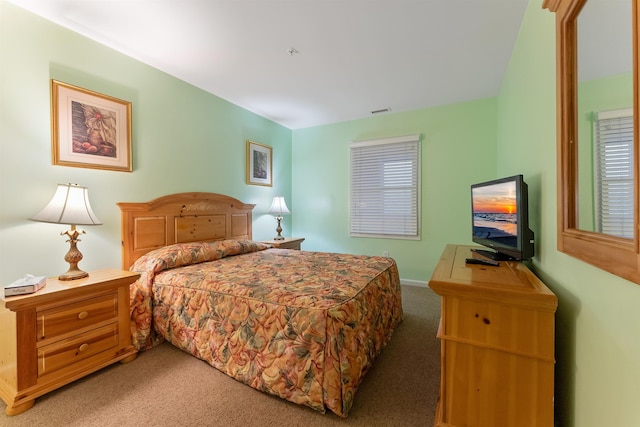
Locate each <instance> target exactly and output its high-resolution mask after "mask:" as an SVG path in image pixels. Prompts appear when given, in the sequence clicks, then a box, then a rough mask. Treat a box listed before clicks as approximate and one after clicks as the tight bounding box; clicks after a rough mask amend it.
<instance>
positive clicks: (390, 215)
mask: <svg viewBox="0 0 640 427" xmlns="http://www.w3.org/2000/svg"><path fill="white" fill-rule="evenodd" d="M350 151H351V200H350V231H351V236H359V237H388V238H402V239H419V238H420V235H419V227H418V223H419V212H418V211H419V209H418V207H419V185H418V184H419V182H420V136H419V135H409V136H401V137H396V138H385V139H376V140H371V141H358V142H352V143H351V145H350Z"/></svg>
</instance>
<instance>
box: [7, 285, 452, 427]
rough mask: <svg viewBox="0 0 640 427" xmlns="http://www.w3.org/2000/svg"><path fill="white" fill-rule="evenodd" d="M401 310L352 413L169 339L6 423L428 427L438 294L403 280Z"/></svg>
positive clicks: (435, 383)
mask: <svg viewBox="0 0 640 427" xmlns="http://www.w3.org/2000/svg"><path fill="white" fill-rule="evenodd" d="M402 292H403V307H404V311H405V317H404V321H403V322H402V324H401V325H400V326H399V328H398V329H397V330H396V332H395V333H394V335H393V338H392V339H391V342H390V343H389V345H388V346H387V347H386V348H385V349H384V350H383V352H382V354H381V355H380V357H379V358H378V360H377V361H376V363H375V364H374V366H373V367H372V368H371V370H370V371H369V373H368V374H367V376H366V377H365V379H364V381H363V383H362V384H361V386H360V388H359V389H358V392H357V394H356V398H355V402H354V405H353V408H352V410H351V412H350V414H349V417H348V418H346V419H342V418H339V417H337V416H335V415H333V414H330V413H327V414H324V415H323V414H321V413H318V412H316V411H314V410H312V409H309V408H305V407H301V406H298V405H294V404H292V403H289V402H286V401H284V400H282V399H279V398H277V397H273V396H270V395H267V394H264V393H261V392H259V391H257V390H254V389H252V388H250V387H248V386H246V385H244V384H241V383H239V382H237V381H235V380H233V379H231V378H229V377H227V376H226V375H224V374H222V373H220V372H219V371H217V370H216V369H214V368H212V367H210V366H209V365H207V364H206V363H204V362H202V361H200V360H197V359H195V358H194V357H193V356H190V355H188V354H186V353H184V352H182V351H180V350H178V349H176V348H175V347H172V346H171V345H169V344H167V343H164V344H162V345H160V346H158V347H156V348H154V349H152V350H150V351H147V352H144V353H141V354H140V355H139V356H138V358H137V359H136V360H135V361H133V362H131V363H128V364H116V365H113V366H111V367H108V368H105V369H103V370H101V371H99V372H96V373H95V374H93V375H90V376H88V377H86V378H84V379H82V380H79V381H76V382H75V383H73V384H69V385H68V386H66V387H63V388H61V389H59V390H56V391H54V392H51V393H49V394H48V395H45V396H42V397H40V398H38V399H37V400H36V404H35V405H34V406H33V408H31V409H30V410H29V411H27V412H25V413H23V414H20V415H17V416H14V417H7V416H6V415H5V414H4V410H5V405H4V403H2V402H1V401H0V410H1V411H2V414H1V415H0V426H3V427H4V426H6V427H14V426H29V427H31V426H38V427H40V426H43V427H46V426H55V427H57V426H78V427H80V426H83V427H86V426H101V427H110V426H114V427H116V426H117V427H124V426H242V427H250V426H273V427H276V426H278V427H279V426H367V427H370V426H374V427H375V426H381V427H382V426H385V427H386V426H390V427H391V426H393V427H401V426H432V425H433V418H434V413H435V405H436V399H437V396H438V387H439V381H440V373H439V368H440V347H439V343H438V341H437V339H436V338H435V334H436V330H437V327H438V321H439V317H440V305H439V304H440V300H439V297H438V296H437V295H436V294H434V293H433V291H432V290H430V289H426V288H417V287H411V286H403V288H402Z"/></svg>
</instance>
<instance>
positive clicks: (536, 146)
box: [498, 0, 640, 427]
mask: <svg viewBox="0 0 640 427" xmlns="http://www.w3.org/2000/svg"><path fill="white" fill-rule="evenodd" d="M541 4H542V2H541V0H531V1H530V2H529V7H528V10H527V13H526V16H525V20H524V22H523V25H522V28H521V31H520V35H519V38H518V41H517V44H516V46H515V49H514V51H513V54H512V57H511V61H510V64H509V68H508V71H507V74H506V77H505V79H504V81H503V85H502V90H501V93H500V95H499V97H498V153H499V155H498V171H499V174H505V173H507V172H511V171H513V170H518V171H522V172H523V173H524V174H525V176H527V177H528V182H529V186H530V191H531V193H533V203H532V212H531V216H532V218H533V219H534V220H535V221H536V222H538V224H536V226H537V228H538V230H540V231H538V233H537V235H536V241H537V244H538V247H537V250H538V255H536V257H535V260H534V269H535V271H536V272H537V274H538V275H539V276H540V277H541V278H542V280H543V281H544V282H545V283H546V284H547V285H548V286H549V287H550V288H551V289H552V290H553V291H554V292H555V293H556V294H557V296H558V300H559V307H558V312H557V315H556V359H557V365H556V398H555V402H556V407H557V425H558V426H562V427H601V426H637V425H640V410H638V396H640V363H638V361H639V360H640V340H638V331H639V330H640V310H638V306H639V305H640V286H638V285H636V284H633V283H630V282H628V281H625V280H622V279H619V278H617V277H615V276H613V275H611V274H609V273H606V272H604V271H602V270H599V269H596V268H593V267H591V266H590V265H588V264H585V263H583V262H581V261H578V260H576V259H573V258H571V257H569V256H566V255H564V254H562V253H560V252H558V251H557V250H556V242H557V239H556V233H557V227H556V224H557V220H556V215H557V214H556V207H557V203H556V197H557V192H556V144H555V141H556V126H555V123H556V118H555V113H556V111H555V103H556V98H555V15H554V14H553V13H550V12H549V11H547V10H543V9H542V7H541Z"/></svg>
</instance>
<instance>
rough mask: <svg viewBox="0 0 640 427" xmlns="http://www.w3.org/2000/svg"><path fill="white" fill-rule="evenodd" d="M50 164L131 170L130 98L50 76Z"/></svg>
mask: <svg viewBox="0 0 640 427" xmlns="http://www.w3.org/2000/svg"><path fill="white" fill-rule="evenodd" d="M51 130H52V135H51V138H52V150H53V156H52V157H53V164H54V165H59V166H73V167H80V168H92V169H107V170H113V171H123V172H131V171H132V165H131V102H127V101H123V100H121V99H117V98H113V97H111V96H108V95H103V94H100V93H97V92H93V91H90V90H87V89H82V88H80V87H77V86H73V85H70V84H67V83H62V82H59V81H57V80H51Z"/></svg>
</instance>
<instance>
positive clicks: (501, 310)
mask: <svg viewBox="0 0 640 427" xmlns="http://www.w3.org/2000/svg"><path fill="white" fill-rule="evenodd" d="M471 248H472V247H471V246H458V245H448V246H447V247H446V249H445V250H444V252H443V254H442V257H441V258H440V261H439V262H438V265H437V266H436V269H435V270H434V272H433V276H432V277H431V280H430V281H429V286H430V287H431V288H432V289H433V290H434V291H435V292H436V293H437V294H438V295H440V296H441V298H442V315H441V319H440V327H439V330H438V338H440V340H441V358H442V361H441V363H442V366H441V380H440V396H439V399H438V407H437V410H436V420H435V426H440V427H444V426H447V427H462V426H464V427H495V426H500V427H510V426H511V427H529V426H531V427H532V426H537V427H543V426H544V427H551V426H553V393H554V392H553V371H554V364H555V358H554V327H555V326H554V325H555V320H554V318H555V311H556V308H557V304H558V302H557V298H556V296H555V295H554V294H553V293H552V292H551V291H550V290H549V289H548V288H547V287H546V286H545V285H544V284H543V283H542V282H541V281H540V280H539V279H538V278H537V277H536V276H535V275H534V274H533V273H532V272H531V271H530V270H529V269H528V268H527V267H526V266H525V265H524V264H523V263H521V262H516V261H506V262H503V261H501V262H500V266H499V267H494V266H485V265H478V264H466V263H465V259H466V258H472V257H474V254H473V252H472V251H471Z"/></svg>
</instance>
